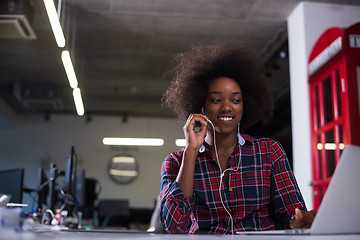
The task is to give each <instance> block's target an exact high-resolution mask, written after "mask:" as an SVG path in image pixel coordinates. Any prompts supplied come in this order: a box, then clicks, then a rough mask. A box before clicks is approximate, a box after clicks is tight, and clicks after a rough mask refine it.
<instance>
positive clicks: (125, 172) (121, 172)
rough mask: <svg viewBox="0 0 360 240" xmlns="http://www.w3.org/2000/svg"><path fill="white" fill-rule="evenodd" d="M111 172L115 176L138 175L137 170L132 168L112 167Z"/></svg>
mask: <svg viewBox="0 0 360 240" xmlns="http://www.w3.org/2000/svg"><path fill="white" fill-rule="evenodd" d="M109 173H110V174H111V175H115V176H123V177H136V176H137V175H138V172H137V171H132V170H117V169H110V170H109Z"/></svg>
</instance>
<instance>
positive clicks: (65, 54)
mask: <svg viewBox="0 0 360 240" xmlns="http://www.w3.org/2000/svg"><path fill="white" fill-rule="evenodd" d="M61 60H62V62H63V65H64V68H65V72H66V75H67V77H68V80H69V84H70V87H71V88H77V86H78V81H77V78H76V74H75V71H74V67H73V64H72V61H71V58H70V53H69V51H66V50H65V51H62V53H61Z"/></svg>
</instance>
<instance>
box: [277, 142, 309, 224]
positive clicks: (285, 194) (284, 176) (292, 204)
mask: <svg viewBox="0 0 360 240" xmlns="http://www.w3.org/2000/svg"><path fill="white" fill-rule="evenodd" d="M271 152H272V179H271V181H272V186H273V189H272V205H273V209H274V212H275V213H276V215H277V217H278V218H280V219H282V225H283V226H282V227H283V228H286V226H287V225H288V223H289V221H290V218H291V215H292V214H294V213H295V208H299V209H302V210H306V206H305V202H304V199H303V197H302V195H301V192H300V189H299V187H298V184H297V182H296V179H295V176H294V174H293V172H292V169H291V167H290V164H289V161H288V159H287V156H286V154H285V151H284V149H283V147H282V146H281V145H280V143H278V142H276V141H274V143H273V145H272V151H271Z"/></svg>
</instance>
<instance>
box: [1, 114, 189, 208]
mask: <svg viewBox="0 0 360 240" xmlns="http://www.w3.org/2000/svg"><path fill="white" fill-rule="evenodd" d="M8 125H9V126H8ZM8 125H7V126H6V127H4V126H3V127H1V128H0V169H11V168H18V167H24V168H25V185H26V186H27V187H35V186H36V184H37V172H38V168H39V167H40V166H43V167H45V169H46V170H48V169H49V166H50V163H55V164H56V165H57V167H58V168H59V169H60V170H64V165H65V161H66V158H67V157H68V156H69V154H70V149H71V146H75V150H76V152H77V154H78V157H79V160H80V163H79V167H80V168H84V169H85V170H86V176H87V177H91V178H96V179H98V180H99V182H100V184H101V187H102V191H101V194H100V198H126V199H129V200H130V206H131V207H146V208H152V207H153V206H154V201H155V199H156V197H157V195H158V194H159V190H160V167H161V163H162V161H163V159H164V158H165V156H166V155H167V154H168V153H170V152H172V151H176V150H178V149H179V147H177V146H175V143H174V141H175V139H176V138H183V132H182V125H183V123H181V122H180V121H178V120H177V119H165V118H164V119H163V118H135V117H129V118H128V120H127V122H123V121H122V118H121V117H105V116H93V117H92V121H91V122H87V121H86V118H85V117H78V116H76V115H75V114H74V115H53V116H51V118H50V120H49V121H45V120H44V118H43V116H41V115H37V116H16V118H15V119H13V121H12V122H11V124H8ZM105 136H114V137H156V138H163V139H164V140H165V144H164V146H162V147H137V148H134V147H133V148H129V147H128V148H127V149H126V148H120V147H109V146H104V145H103V144H102V139H103V137H105ZM118 153H128V154H131V155H133V156H134V157H136V158H137V160H138V163H139V171H140V172H139V175H138V177H137V179H136V180H135V181H134V182H132V183H130V184H128V185H119V184H117V183H115V182H114V181H112V179H110V177H109V176H108V175H107V166H108V162H109V161H110V159H111V157H112V156H114V155H116V154H118ZM1 184H4V183H1ZM25 201H27V202H29V203H31V202H32V201H31V198H30V197H29V196H26V198H25Z"/></svg>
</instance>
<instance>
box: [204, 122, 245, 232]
mask: <svg viewBox="0 0 360 240" xmlns="http://www.w3.org/2000/svg"><path fill="white" fill-rule="evenodd" d="M208 122H209V123H210V124H211V126H212V129H213V134H214V150H215V155H216V160H217V163H218V166H219V168H220V172H221V175H220V186H219V196H220V201H221V204H222V206H223V208H224V209H225V211H226V213H227V214H228V215H229V217H230V221H231V233H232V234H234V219H233V217H232V215H231V213H230V212H229V210H228V209H227V207H226V206H225V203H224V200H223V198H222V193H221V186H222V183H223V177H224V175H225V173H226V171H238V170H239V168H240V159H241V148H240V158H239V161H238V165H237V166H236V168H235V169H232V168H227V169H225V170H224V171H222V169H221V165H220V161H219V155H218V151H217V148H216V139H215V126H214V124H213V123H212V122H211V121H210V120H209V119H208ZM238 130H239V125H238Z"/></svg>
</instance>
